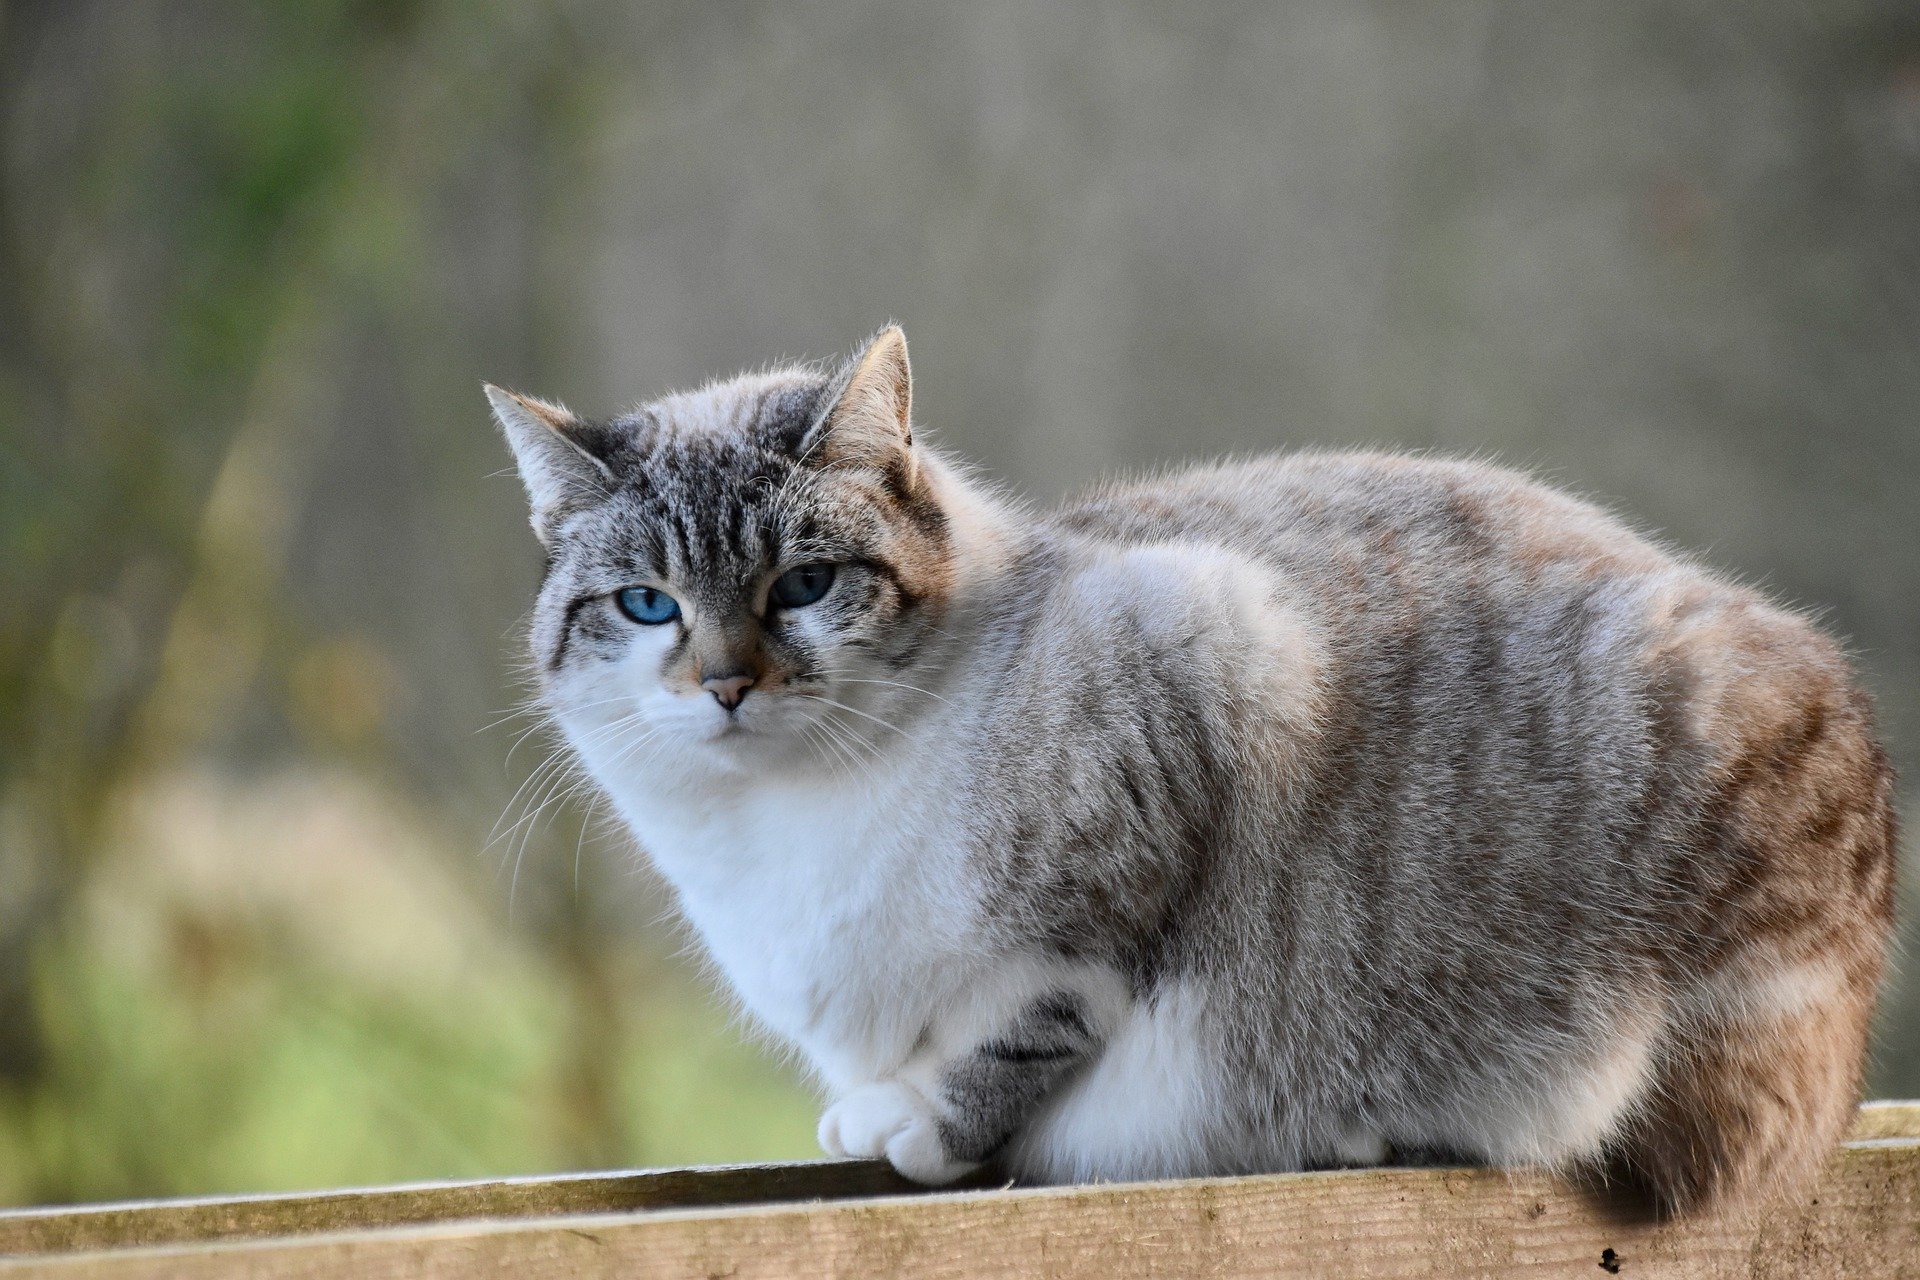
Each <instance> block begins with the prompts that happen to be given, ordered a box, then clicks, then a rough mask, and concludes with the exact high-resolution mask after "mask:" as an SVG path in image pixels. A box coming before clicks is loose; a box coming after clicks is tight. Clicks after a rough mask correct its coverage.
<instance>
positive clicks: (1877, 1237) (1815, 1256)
mask: <svg viewBox="0 0 1920 1280" xmlns="http://www.w3.org/2000/svg"><path fill="white" fill-rule="evenodd" d="M1854 1137H1855V1138H1856V1139H1860V1140H1861V1141H1858V1142H1856V1144H1855V1145H1853V1146H1851V1147H1849V1148H1848V1149H1847V1150H1846V1151H1845V1152H1844V1153H1843V1154H1842V1155H1841V1156H1840V1157H1839V1158H1838V1159H1837V1161H1836V1164H1835V1167H1834V1170H1833V1172H1832V1174H1831V1176H1830V1177H1829V1179H1828V1182H1827V1184H1826V1185H1825V1186H1824V1187H1822V1188H1821V1189H1820V1191H1818V1192H1817V1193H1815V1194H1813V1195H1811V1196H1809V1197H1808V1199H1807V1201H1806V1203H1804V1204H1798V1205H1794V1206H1789V1207H1788V1208H1787V1209H1786V1210H1783V1211H1781V1212H1778V1213H1774V1214H1771V1215H1769V1217H1768V1219H1767V1220H1766V1221H1764V1222H1751V1221H1748V1222H1740V1221H1721V1222H1707V1223H1693V1224H1688V1225H1686V1226H1684V1227H1678V1228H1669V1229H1657V1228H1651V1227H1647V1226H1644V1225H1643V1226H1634V1225H1631V1224H1629V1223H1627V1222H1625V1221H1623V1220H1622V1217H1621V1212H1620V1211H1619V1210H1618V1209H1617V1208H1615V1207H1610V1206H1608V1205H1607V1204H1605V1203H1602V1202H1599V1201H1597V1200H1595V1199H1593V1198H1591V1197H1583V1196H1581V1195H1579V1194H1578V1193H1575V1192H1571V1191H1569V1190H1568V1189H1567V1188H1566V1187H1565V1186H1564V1185H1563V1184H1560V1183H1557V1182H1555V1181H1554V1180H1552V1179H1550V1178H1546V1177H1543V1176H1541V1175H1535V1174H1504V1173H1499V1172H1494V1171H1488V1170H1468V1169H1421V1170H1360V1171H1354V1172H1350V1173H1336V1174H1305V1175H1281V1176H1274V1177H1262V1178H1223V1179H1199V1180H1189V1181H1182V1182H1168V1183H1150V1184H1137V1185H1132V1186H1117V1187H1092V1188H1055V1189H1037V1190H1019V1191H1006V1190H1002V1191H987V1192H973V1193H953V1192H946V1193H937V1194H936V1193H928V1192H918V1193H917V1194H912V1195H908V1194H903V1193H906V1192H910V1191H914V1190H915V1189H913V1188H910V1187H908V1186H907V1184H905V1183H903V1182H902V1181H901V1180H900V1179H899V1178H897V1177H896V1176H895V1175H893V1174H892V1173H891V1171H890V1170H887V1169H886V1168H885V1167H884V1166H882V1165H878V1164H874V1163H870V1162H862V1161H819V1162H811V1163H802V1164H791V1165H734V1166H723V1167H717V1168H706V1169H668V1170H656V1171H643V1172H635V1173H616V1174H577V1175H567V1176H561V1177H540V1178H513V1179H499V1180H489V1181H478V1182H451V1183H433V1184H423V1185H418V1186H410V1187H388V1188H377V1189H370V1190H349V1191H333V1192H323V1193H319V1194H314V1195H289V1196H248V1197H232V1198H225V1199H206V1200H186V1201H154V1202H146V1203H136V1204H115V1205H99V1206H84V1207H79V1208H70V1209H33V1210H14V1211H10V1212H4V1213H0V1253H3V1254H7V1255H11V1257H8V1258H0V1273H5V1272H8V1271H13V1270H17V1269H19V1268H21V1267H29V1268H31V1269H32V1270H33V1271H34V1272H35V1273H36V1274H47V1275H60V1276H75V1277H122V1276H125V1277H141V1276H159V1275H190V1276H196V1277H197V1276H203V1275H204V1276H241V1275H247V1276H252V1275H262V1276H295V1275H317V1276H329V1275H339V1276H348V1275H353V1276H358V1275H370V1276H376V1277H377V1276H401V1275H421V1276H429V1277H431V1276H467V1275H476V1276H484V1275H526V1276H530V1277H543V1276H550V1277H561V1276H567V1277H573V1276H593V1275H603V1274H605V1275H611V1274H620V1273H625V1272H628V1271H632V1270H639V1271H643V1272H644V1273H646V1274H648V1275H665V1276H674V1275H689V1276H705V1275H739V1276H742V1277H746V1276H754V1275H795V1276H826V1275H837V1274H849V1273H857V1274H881V1275H900V1276H929V1277H932V1276H958V1275H972V1274H982V1273H993V1274H1004V1275H1012V1276H1022V1275H1032V1274H1045V1275H1049V1276H1060V1277H1076V1276H1103V1277H1104V1276H1110V1275H1116V1274H1122V1273H1126V1274H1143V1275H1156V1274H1166V1275H1176V1274H1178V1275H1188V1274H1204V1275H1217V1276H1288V1275H1313V1274H1330V1273H1331V1274H1340V1275H1354V1276H1367V1277H1372V1276H1398V1275H1416V1274H1483V1275H1492V1276H1507V1275H1514V1276H1521V1275H1533V1274H1547V1273H1549V1272H1551V1271H1554V1270H1556V1269H1560V1268H1565V1267H1567V1266H1570V1265H1573V1264H1575V1263H1579V1264H1580V1265H1581V1270H1580V1271H1579V1272H1578V1274H1592V1273H1593V1272H1588V1271H1586V1270H1585V1268H1587V1267H1591V1268H1593V1269H1594V1272H1598V1273H1599V1274H1601V1275H1605V1274H1608V1272H1607V1271H1606V1270H1605V1269H1604V1268H1603V1267H1602V1266H1601V1264H1602V1263H1603V1262H1606V1263H1609V1264H1613V1265H1618V1266H1619V1267H1620V1270H1619V1271H1618V1272H1615V1273H1613V1274H1620V1275H1676V1276H1679V1275H1685V1276H1696V1275H1699V1276H1719V1275H1783V1276H1784V1275H1804V1276H1810V1277H1819V1276H1826V1275H1858V1276H1880V1275H1916V1276H1920V1238H1916V1233H1917V1232H1920V1104H1917V1103H1898V1102H1896V1103H1875V1104H1870V1105H1868V1106H1866V1107H1863V1108H1862V1109H1861V1113H1860V1117H1859V1119H1858V1121H1857V1123H1856V1125H1855V1129H1854ZM847 1201H852V1203H845V1202H847ZM827 1202H841V1203H827ZM715 1206H728V1207H724V1208H715ZM767 1206H778V1207H767ZM249 1237H252V1238H254V1241H253V1242H252V1243H248V1242H247V1240H248V1238H249ZM156 1246H157V1247H156ZM1608 1249H1611V1250H1613V1253H1612V1254H1610V1255H1609V1254H1606V1253H1605V1251H1606V1250H1608ZM1561 1273H1563V1274H1564V1273H1565V1272H1561Z"/></svg>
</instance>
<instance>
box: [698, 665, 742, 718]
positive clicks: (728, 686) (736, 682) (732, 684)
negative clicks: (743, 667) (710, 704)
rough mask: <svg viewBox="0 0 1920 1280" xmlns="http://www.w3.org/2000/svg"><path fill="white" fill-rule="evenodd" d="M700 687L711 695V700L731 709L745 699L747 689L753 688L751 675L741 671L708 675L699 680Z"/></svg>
mask: <svg viewBox="0 0 1920 1280" xmlns="http://www.w3.org/2000/svg"><path fill="white" fill-rule="evenodd" d="M700 687H701V688H702V689H705V690H706V691H707V692H708V693H710V694H712V695H713V700H714V701H715V702H717V703H719V704H720V705H721V706H723V707H725V708H726V709H727V710H729V711H731V710H733V709H734V708H735V707H737V706H739V705H740V704H741V703H742V702H745V701H746V700H747V690H749V689H751V688H753V677H752V676H750V675H748V674H747V673H746V672H744V671H742V672H739V673H737V674H734V675H724V676H708V677H707V678H706V679H705V680H702V681H701V682H700Z"/></svg>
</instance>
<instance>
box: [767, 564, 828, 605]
mask: <svg viewBox="0 0 1920 1280" xmlns="http://www.w3.org/2000/svg"><path fill="white" fill-rule="evenodd" d="M832 585H833V566H832V565H830V564H803V565H801V566H800V567H799V568H797V569H789V570H787V571H786V572H785V573H783V574H781V575H780V576H779V577H777V578H775V579H774V580H773V602H774V603H775V604H777V605H779V606H780V607H781V608H782V609H798V608H800V607H801V606H803V605H809V604H812V603H813V602H814V601H815V600H818V599H819V598H820V597H821V596H823V595H825V594H827V588H829V587H831V586H832Z"/></svg>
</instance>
